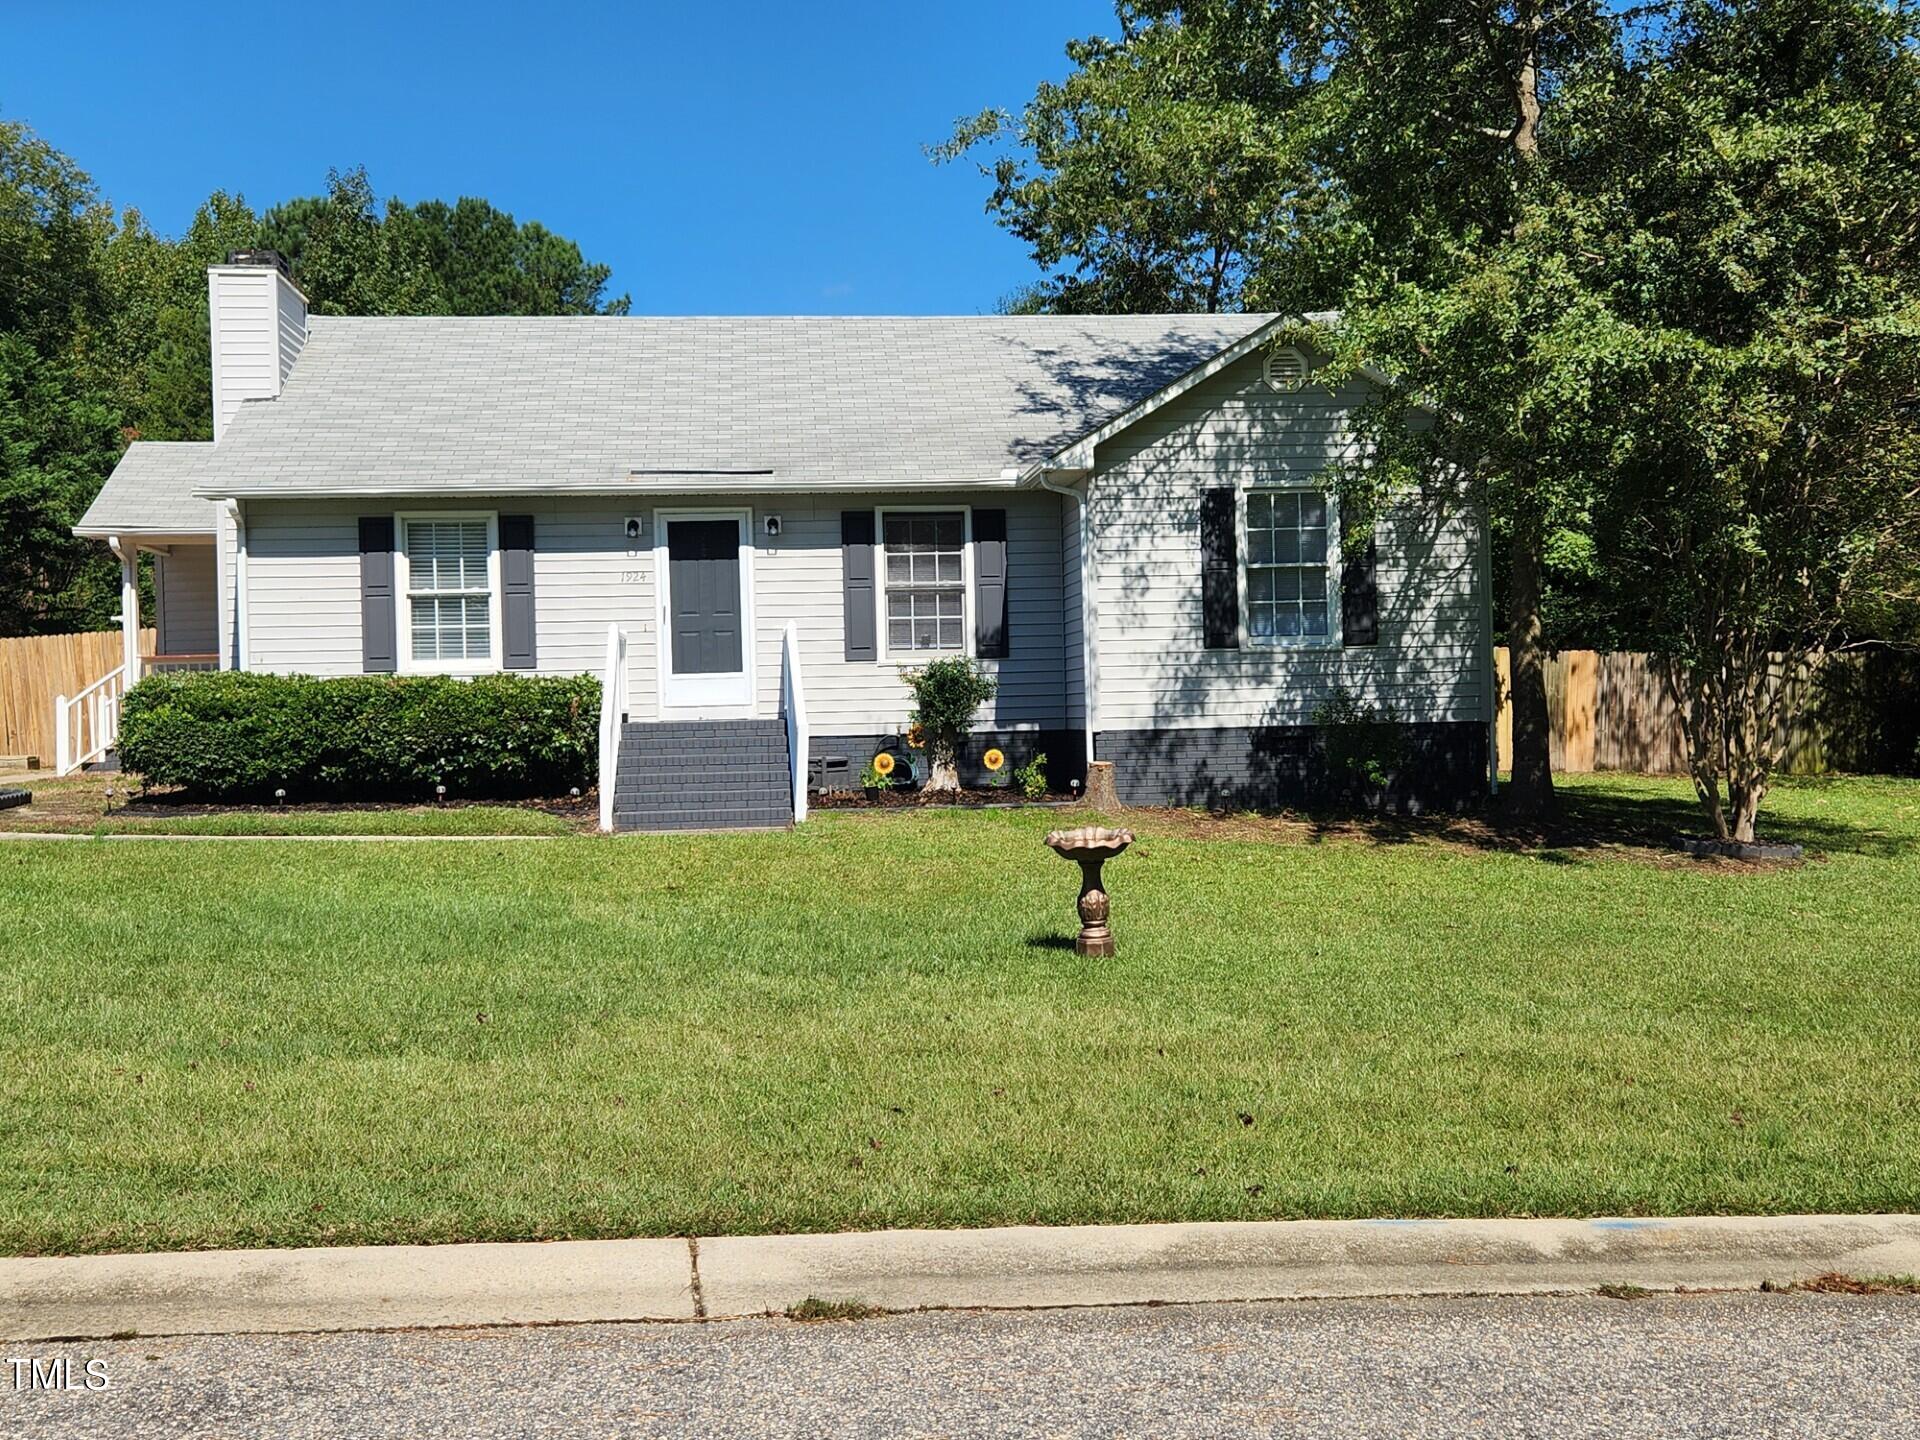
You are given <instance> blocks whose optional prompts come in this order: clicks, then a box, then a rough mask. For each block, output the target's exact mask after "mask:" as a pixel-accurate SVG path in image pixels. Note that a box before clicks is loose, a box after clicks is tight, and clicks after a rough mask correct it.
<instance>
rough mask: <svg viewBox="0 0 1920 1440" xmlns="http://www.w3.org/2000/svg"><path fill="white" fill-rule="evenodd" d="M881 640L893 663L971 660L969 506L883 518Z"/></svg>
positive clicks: (887, 513)
mask: <svg viewBox="0 0 1920 1440" xmlns="http://www.w3.org/2000/svg"><path fill="white" fill-rule="evenodd" d="M879 520H880V523H879V531H880V554H881V559H880V573H881V586H880V634H881V637H882V639H883V641H884V642H885V653H886V655H887V656H888V657H889V658H891V659H914V658H918V657H920V656H935V655H966V654H970V653H971V652H972V649H973V646H972V630H971V626H970V621H971V611H972V608H973V606H972V600H971V597H970V590H971V586H972V581H973V556H972V543H971V542H972V539H973V534H972V531H973V512H972V511H971V509H969V508H968V507H966V506H949V507H945V508H935V507H932V506H927V507H914V506H908V507H899V508H890V509H884V510H882V511H880V512H879Z"/></svg>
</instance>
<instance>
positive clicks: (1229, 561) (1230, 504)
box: [1200, 488, 1240, 650]
mask: <svg viewBox="0 0 1920 1440" xmlns="http://www.w3.org/2000/svg"><path fill="white" fill-rule="evenodd" d="M1234 518H1235V517H1234V494H1233V491H1232V489H1231V488H1222V489H1218V490H1209V491H1207V492H1206V493H1205V494H1203V495H1202V496H1201V497H1200V609H1201V616H1202V619H1203V621H1204V623H1205V626H1206V634H1207V649H1209V650H1238V649H1239V648H1240V546H1239V543H1238V541H1237V540H1236V539H1235V538H1234Z"/></svg>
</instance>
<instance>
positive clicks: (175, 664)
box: [140, 655, 220, 676]
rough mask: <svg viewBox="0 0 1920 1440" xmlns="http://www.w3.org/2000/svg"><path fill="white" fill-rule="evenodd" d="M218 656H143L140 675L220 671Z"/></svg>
mask: <svg viewBox="0 0 1920 1440" xmlns="http://www.w3.org/2000/svg"><path fill="white" fill-rule="evenodd" d="M219 668H220V657H219V656H218V655H143V656H141V657H140V673H141V675H142V676H147V675H165V674H169V673H171V672H174V671H179V670H218V669H219Z"/></svg>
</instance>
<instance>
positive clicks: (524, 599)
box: [500, 515, 534, 670]
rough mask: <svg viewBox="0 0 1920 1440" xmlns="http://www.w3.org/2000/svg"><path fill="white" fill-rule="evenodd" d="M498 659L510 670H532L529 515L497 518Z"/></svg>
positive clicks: (531, 555) (530, 537)
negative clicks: (498, 532) (498, 535)
mask: <svg viewBox="0 0 1920 1440" xmlns="http://www.w3.org/2000/svg"><path fill="white" fill-rule="evenodd" d="M500 658H501V661H502V663H503V664H504V665H505V666H506V668H507V669H509V670H531V669H533V667H534V648H533V516H531V515H502V516H501V517H500Z"/></svg>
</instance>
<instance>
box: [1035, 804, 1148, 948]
mask: <svg viewBox="0 0 1920 1440" xmlns="http://www.w3.org/2000/svg"><path fill="white" fill-rule="evenodd" d="M1132 843H1133V832H1132V831H1131V830H1108V829H1106V828H1105V827H1104V826H1100V825H1082V826H1081V827H1080V828H1079V829H1077V830H1055V831H1054V832H1053V833H1052V834H1050V835H1048V836H1047V844H1048V845H1049V846H1050V847H1052V849H1053V850H1054V851H1055V853H1057V854H1058V855H1059V856H1060V857H1061V858H1062V859H1065V860H1072V861H1073V862H1075V863H1076V864H1077V865H1079V867H1080V934H1079V936H1078V937H1077V938H1076V939H1075V940H1074V942H1073V951H1074V954H1076V955H1111V954H1113V931H1111V930H1109V929H1108V928H1107V890H1106V886H1105V885H1104V884H1102V883H1101V880H1100V867H1101V866H1102V865H1105V864H1106V863H1107V861H1109V860H1111V859H1113V857H1114V856H1116V855H1118V854H1119V853H1120V852H1121V851H1122V850H1124V849H1126V848H1127V846H1129V845H1131V844H1132Z"/></svg>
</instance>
